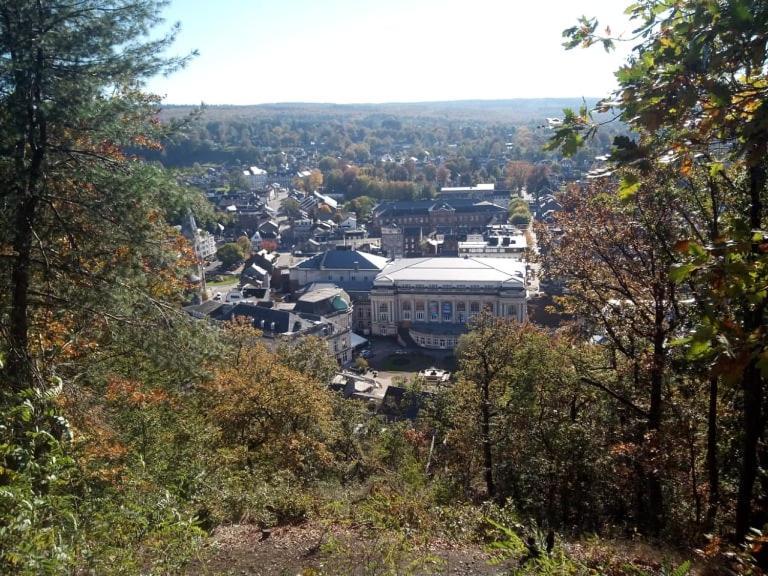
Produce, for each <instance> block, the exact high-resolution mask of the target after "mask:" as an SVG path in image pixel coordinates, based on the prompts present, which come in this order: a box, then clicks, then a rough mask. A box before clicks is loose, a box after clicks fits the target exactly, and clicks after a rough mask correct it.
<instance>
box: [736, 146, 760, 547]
mask: <svg viewBox="0 0 768 576" xmlns="http://www.w3.org/2000/svg"><path fill="white" fill-rule="evenodd" d="M765 148H766V146H765V144H763V145H761V146H759V147H757V146H756V150H755V154H754V156H757V158H754V157H753V158H752V162H753V164H752V166H751V167H750V169H749V191H750V209H749V224H750V227H751V229H752V230H759V229H760V227H761V224H762V215H763V204H762V194H763V191H764V190H765V183H766V170H765V166H764V165H763V156H764V154H765ZM759 256H760V249H759V246H758V244H757V243H756V242H753V243H752V248H751V250H750V254H749V260H750V262H751V263H754V262H755V260H756V259H757V258H759ZM764 310H765V303H764V302H761V303H759V304H758V305H756V306H755V307H754V309H753V308H751V307H750V305H749V303H748V302H745V304H744V309H743V323H744V331H745V332H746V334H747V335H751V334H753V333H754V332H755V331H756V330H757V329H758V328H760V327H761V326H762V323H763V313H764ZM741 388H742V390H743V393H744V397H743V404H744V407H743V415H742V416H743V417H742V423H743V436H744V444H743V456H742V463H741V474H740V476H739V492H738V498H737V501H736V535H735V536H736V541H737V542H742V541H743V540H744V538H745V537H746V535H747V531H748V530H749V528H750V527H751V524H752V493H753V490H754V485H755V479H756V478H757V470H758V461H757V447H758V443H759V440H760V437H761V436H762V433H763V424H764V423H763V416H762V402H763V381H762V377H761V375H760V370H759V368H758V366H757V358H756V357H755V356H754V355H752V356H751V357H750V360H749V363H748V364H747V366H746V368H745V369H744V373H743V375H742V382H741Z"/></svg>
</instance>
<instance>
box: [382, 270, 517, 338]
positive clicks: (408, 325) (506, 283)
mask: <svg viewBox="0 0 768 576" xmlns="http://www.w3.org/2000/svg"><path fill="white" fill-rule="evenodd" d="M482 310H487V311H489V312H490V313H492V314H493V315H495V316H497V317H502V318H508V319H510V320H515V321H518V322H523V321H525V320H526V318H527V307H526V289H525V264H523V263H520V262H514V261H511V260H506V259H504V260H502V259H491V258H482V259H481V258H477V259H473V258H409V259H403V260H396V261H395V262H393V263H391V264H390V265H388V266H387V267H386V268H385V269H384V270H383V271H382V272H381V274H379V276H377V278H376V280H375V282H374V287H373V289H372V291H371V315H372V325H373V334H376V335H384V336H387V335H395V334H397V333H398V331H400V333H401V334H402V332H403V330H404V329H405V330H407V331H408V335H409V337H410V339H412V340H413V341H414V342H415V343H416V344H417V345H419V346H423V347H425V348H437V349H440V348H444V349H452V348H454V347H455V346H456V343H457V341H458V338H459V336H461V334H463V333H465V332H466V331H467V323H468V322H469V320H470V319H471V318H473V317H474V316H477V315H478V314H480V312H481V311H482Z"/></svg>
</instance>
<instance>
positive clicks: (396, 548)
mask: <svg viewBox="0 0 768 576" xmlns="http://www.w3.org/2000/svg"><path fill="white" fill-rule="evenodd" d="M204 556H205V557H206V559H205V560H200V561H197V562H195V563H193V564H192V565H191V566H190V567H189V569H188V571H187V573H188V574H190V575H191V574H211V575H214V574H227V575H233V576H234V575H237V576H246V575H248V576H282V575H286V576H287V575H291V576H293V575H297V574H299V575H307V576H309V575H312V576H319V575H321V574H323V575H326V574H327V575H339V576H347V575H349V576H357V575H359V576H364V575H365V576H367V575H373V574H393V575H394V574H413V575H419V576H426V575H428V574H443V575H450V576H464V575H466V576H469V575H475V574H476V575H479V576H491V575H496V574H503V573H504V569H503V566H495V565H491V564H490V563H489V561H490V560H491V557H490V555H489V554H488V553H487V552H485V551H484V550H483V549H482V547H480V546H467V545H463V546H460V545H456V544H452V543H450V542H447V541H436V542H431V543H430V544H429V545H428V546H417V545H415V544H413V543H411V542H407V541H403V540H401V541H398V540H397V539H395V538H388V539H374V538H371V537H368V536H366V535H365V534H364V533H363V531H361V530H354V529H344V528H339V527H332V528H329V529H326V528H323V527H321V526H319V525H316V524H306V525H302V526H290V527H283V528H276V529H274V530H273V531H272V532H270V533H269V537H267V538H264V534H263V533H262V531H261V530H260V529H259V528H257V527H255V526H247V525H235V526H224V527H221V528H219V529H217V531H216V533H215V534H214V536H213V538H212V540H211V543H210V545H209V547H208V549H207V550H206V551H205V553H204Z"/></svg>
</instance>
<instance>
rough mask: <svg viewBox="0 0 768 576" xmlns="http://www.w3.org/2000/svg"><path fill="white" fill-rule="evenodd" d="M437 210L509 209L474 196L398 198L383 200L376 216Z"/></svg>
mask: <svg viewBox="0 0 768 576" xmlns="http://www.w3.org/2000/svg"><path fill="white" fill-rule="evenodd" d="M436 210H455V211H457V212H487V211H492V212H506V211H507V209H506V208H504V207H502V206H499V205H498V204H493V203H492V202H486V201H484V200H475V199H473V198H450V199H439V200H397V201H394V202H382V203H381V204H379V205H378V206H377V207H376V208H375V209H374V212H375V214H376V216H378V217H381V216H382V215H388V216H395V215H398V214H427V213H429V212H432V211H436Z"/></svg>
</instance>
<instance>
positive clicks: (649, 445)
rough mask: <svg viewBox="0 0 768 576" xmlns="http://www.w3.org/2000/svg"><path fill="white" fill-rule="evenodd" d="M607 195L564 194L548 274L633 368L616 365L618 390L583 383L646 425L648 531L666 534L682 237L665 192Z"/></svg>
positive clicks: (596, 191) (594, 190)
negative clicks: (676, 274) (667, 418)
mask: <svg viewBox="0 0 768 576" xmlns="http://www.w3.org/2000/svg"><path fill="white" fill-rule="evenodd" d="M649 187H650V186H649ZM605 188H606V186H605V185H604V184H603V185H601V186H598V185H593V186H590V187H583V188H579V187H571V188H569V190H568V191H567V192H565V193H563V194H561V196H560V198H561V202H562V204H563V211H562V212H561V213H559V214H558V215H557V226H558V227H560V228H562V230H563V236H562V239H560V240H557V241H553V239H552V238H550V237H548V236H547V235H546V234H545V235H543V237H542V244H543V245H544V246H545V249H544V252H545V253H546V254H547V257H546V258H545V269H546V273H547V275H549V276H551V277H553V278H559V279H562V280H563V281H565V283H566V284H567V286H568V288H569V294H568V295H567V296H565V297H563V301H564V302H565V303H566V305H567V309H568V311H569V312H571V313H575V314H576V315H577V316H578V318H579V319H580V321H582V322H583V321H586V322H587V326H586V330H587V331H588V332H587V333H588V334H589V331H590V330H594V331H595V332H596V333H598V334H600V335H603V336H604V337H605V338H606V339H607V341H608V342H609V346H610V348H611V349H612V350H613V351H614V353H615V355H617V356H620V357H622V358H623V359H624V361H625V362H626V365H625V366H620V365H619V364H618V363H617V362H616V361H612V362H611V363H610V364H609V365H610V366H611V370H610V371H609V373H612V374H613V375H608V378H609V379H613V377H614V376H617V380H618V382H617V383H616V385H614V384H613V383H606V381H605V376H604V375H603V374H605V373H603V372H601V371H598V372H597V376H595V375H589V376H585V377H584V381H585V382H586V383H589V384H590V385H594V386H597V387H598V388H600V389H601V390H603V391H606V392H607V393H608V394H611V395H612V396H613V397H614V398H615V399H617V400H619V401H620V402H622V403H623V404H624V405H625V407H629V408H630V410H632V418H636V417H638V416H639V417H640V418H641V419H642V420H643V421H644V422H645V426H644V430H643V431H642V433H641V434H639V435H638V437H636V438H634V439H633V440H632V441H634V442H637V443H638V445H640V446H642V447H643V452H642V453H643V455H644V457H643V458H642V459H641V461H642V463H643V472H644V474H645V475H646V476H647V479H648V489H647V494H648V504H649V505H648V508H649V513H650V514H649V517H648V518H647V519H645V522H646V525H647V526H648V527H649V528H650V529H651V530H652V531H653V532H658V531H659V530H660V529H661V527H662V525H663V519H664V503H663V478H662V471H663V470H664V466H663V465H662V463H661V462H660V461H659V457H658V454H659V447H660V446H663V445H665V441H664V429H663V426H662V425H663V422H664V414H665V404H666V402H665V396H666V395H665V393H664V390H665V389H669V386H670V385H669V381H670V378H669V376H668V371H669V365H670V362H671V360H670V354H671V351H670V346H669V344H670V342H671V341H672V340H673V339H674V338H675V337H676V336H678V335H679V332H678V329H679V327H680V324H681V320H682V318H681V317H682V315H683V311H682V310H681V306H680V304H679V302H678V297H677V286H676V284H675V282H674V280H673V278H672V276H671V275H670V266H671V264H672V263H673V262H674V260H673V259H672V258H671V256H670V252H671V245H672V244H673V243H674V241H675V239H676V238H677V235H678V234H679V228H678V226H677V224H676V220H677V219H676V214H675V213H674V209H673V207H672V205H671V204H670V203H669V202H668V200H667V199H666V198H665V196H664V191H663V190H659V191H657V193H656V194H651V193H650V192H649V193H647V194H646V195H644V196H643V197H642V198H636V199H635V201H633V202H630V203H627V202H622V201H620V200H619V199H618V197H617V196H616V195H610V194H606V193H605ZM604 364H605V363H604ZM622 373H623V374H624V376H622Z"/></svg>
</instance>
